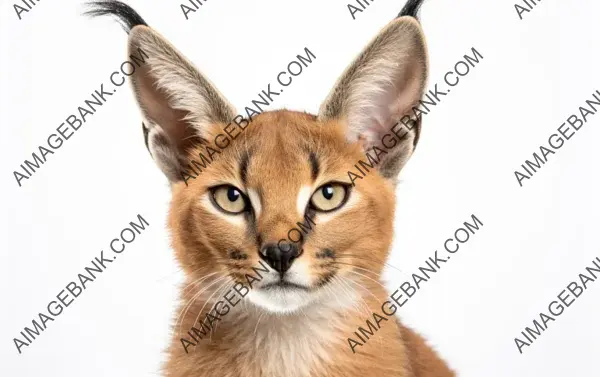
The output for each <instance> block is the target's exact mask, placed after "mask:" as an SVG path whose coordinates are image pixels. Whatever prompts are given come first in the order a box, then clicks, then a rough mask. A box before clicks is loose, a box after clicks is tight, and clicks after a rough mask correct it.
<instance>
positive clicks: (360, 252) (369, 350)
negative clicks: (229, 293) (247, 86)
mask: <svg viewBox="0 0 600 377" xmlns="http://www.w3.org/2000/svg"><path fill="white" fill-rule="evenodd" d="M221 126H222V125H221ZM218 127H219V126H215V131H216V130H218ZM247 151H249V152H250V153H251V156H252V157H251V158H250V165H249V169H248V186H249V187H253V188H255V189H257V190H259V191H260V192H261V193H262V196H263V208H262V215H261V217H260V218H259V219H258V221H257V224H256V226H257V232H258V233H260V234H261V235H262V236H263V237H266V238H268V239H274V240H277V239H279V238H285V237H286V232H287V230H289V229H291V228H293V227H294V226H295V224H296V222H297V221H302V220H303V218H302V217H301V215H299V214H298V213H297V210H296V195H297V192H298V189H299V188H300V187H301V186H302V185H304V184H306V183H307V182H310V180H311V176H310V165H309V163H308V161H307V156H308V151H314V152H315V153H317V154H318V156H319V160H320V161H321V162H322V170H323V174H322V176H321V177H319V178H318V179H319V180H323V181H329V180H332V179H334V180H339V181H347V180H348V179H347V170H348V167H349V166H352V164H354V163H355V162H356V161H357V160H358V159H359V158H364V154H363V151H362V149H361V148H360V146H359V145H358V144H349V143H347V142H346V139H345V126H344V125H343V124H342V123H339V122H335V121H331V122H325V123H320V122H318V121H317V120H316V119H315V117H314V116H311V115H308V114H303V113H296V112H290V111H276V112H269V113H263V114H261V115H259V116H257V117H256V118H255V120H254V121H253V122H252V123H251V124H250V125H249V126H248V128H247V129H246V130H245V131H243V133H242V134H240V136H239V137H238V138H237V139H236V140H235V142H234V144H233V145H232V146H230V147H229V148H227V149H225V150H224V151H222V153H221V155H220V156H218V157H217V158H216V159H215V161H214V162H213V164H211V166H210V168H209V169H207V170H206V171H204V172H202V173H201V174H200V175H199V176H198V178H197V179H195V180H190V181H188V183H189V187H186V185H185V184H184V183H178V184H175V185H174V187H173V201H172V207H171V211H170V216H169V219H170V220H169V224H170V227H171V229H172V235H173V247H174V249H175V252H176V256H177V258H178V260H179V261H180V262H181V264H182V266H183V268H184V271H185V273H186V276H187V283H192V282H193V281H195V280H197V279H199V278H201V277H202V276H205V275H207V274H209V273H211V272H214V271H219V272H220V274H221V275H223V276H231V274H232V272H235V273H236V274H238V273H239V272H243V273H252V270H251V267H252V266H256V265H258V263H259V257H258V252H257V246H256V243H255V239H253V238H252V237H248V234H247V232H246V229H245V228H236V227H235V226H232V225H231V224H229V223H227V222H225V221H223V220H222V219H220V218H218V217H215V216H213V215H211V214H210V213H209V212H208V211H206V210H205V209H204V208H203V206H202V205H200V204H199V198H201V197H202V196H203V195H205V193H206V191H207V189H208V187H209V186H211V185H214V183H216V182H232V183H234V182H237V181H239V179H240V177H239V174H238V169H237V166H238V161H239V156H240V155H242V153H244V152H247ZM190 158H194V153H191V154H190ZM353 189H354V190H355V191H356V192H357V193H358V194H359V196H360V200H359V201H358V202H357V203H356V204H355V206H354V207H353V208H351V209H348V210H347V211H346V212H345V213H344V215H343V216H339V217H334V218H332V219H331V220H330V221H328V222H326V223H323V224H320V223H319V215H317V217H316V219H317V220H316V221H317V226H316V230H315V232H314V233H311V234H310V237H309V238H308V240H307V242H306V243H305V245H304V249H305V251H304V254H303V255H302V256H301V257H300V259H304V261H305V262H307V263H309V264H310V266H311V269H310V272H311V277H312V279H313V280H316V279H318V277H319V276H321V275H322V274H324V273H326V272H328V271H329V270H331V266H325V267H319V264H320V263H319V261H318V260H316V259H315V258H314V255H315V252H317V251H319V250H321V249H322V248H324V247H330V248H333V249H335V250H336V252H337V255H338V258H339V259H340V260H342V261H343V262H344V263H349V264H352V265H355V266H358V267H360V268H363V269H364V270H361V271H362V274H364V275H366V276H368V277H369V278H371V279H374V280H376V281H379V274H380V273H381V271H382V269H383V266H384V264H383V262H384V261H385V260H386V258H387V255H388V249H389V245H390V242H391V236H392V220H393V218H394V216H393V212H394V201H395V198H394V191H393V187H392V185H391V184H390V183H389V182H388V181H387V180H385V179H384V178H382V177H381V176H380V175H378V174H376V173H375V172H372V173H371V174H368V175H367V176H366V177H365V178H364V179H363V180H361V181H359V182H357V184H356V186H355V187H354V188H353ZM230 248H237V249H241V250H243V251H244V252H246V253H247V254H248V256H249V258H248V259H246V260H241V261H240V260H236V261H235V262H234V261H230V260H228V256H227V250H229V249H230ZM350 255H356V256H357V257H352V256H350ZM337 267H338V268H339V270H338V271H337V274H338V275H339V276H345V277H346V278H347V279H351V280H352V281H353V282H354V283H350V282H345V284H343V283H340V282H334V283H331V284H330V287H329V291H328V288H323V294H324V296H325V299H324V300H323V301H322V303H319V304H315V305H312V306H308V307H306V308H303V309H302V311H301V312H300V313H297V314H290V315H281V314H273V313H268V312H266V311H264V310H261V309H258V308H256V307H255V306H253V305H251V304H250V303H248V302H247V301H246V300H247V299H248V298H245V299H244V301H243V302H241V303H240V304H238V305H237V306H236V308H235V309H236V310H235V311H234V312H232V313H229V314H228V315H227V316H224V319H223V321H220V322H222V323H219V324H218V326H217V328H216V331H215V332H214V333H213V334H212V340H211V341H208V340H205V341H201V342H200V345H199V346H198V348H197V349H194V348H190V349H189V352H190V353H189V354H186V353H185V351H184V349H183V347H182V345H181V342H180V337H181V336H186V332H187V331H188V330H189V329H190V328H191V326H192V325H193V324H194V323H195V320H196V318H197V317H198V315H199V312H200V310H201V309H202V308H204V312H206V310H207V309H208V307H210V306H211V305H212V303H209V304H208V305H205V304H206V299H207V298H208V296H209V294H208V293H207V294H206V295H203V296H202V297H199V298H197V299H196V300H195V301H193V303H192V305H191V307H190V308H189V309H188V310H187V313H186V315H185V316H184V317H183V321H182V322H183V323H182V325H181V326H180V325H179V324H176V325H175V327H174V329H173V330H174V334H173V342H172V345H171V347H170V349H169V355H170V358H169V361H168V363H167V364H166V366H165V374H166V375H167V376H171V377H186V376H189V377H192V376H193V377H204V376H207V377H208V376H211V377H212V376H223V377H259V376H260V377H283V376H286V377H307V376H312V377H321V376H322V377H325V376H327V377H353V376H356V377H358V376H397V377H433V376H436V377H446V376H453V375H454V374H453V373H452V372H451V371H450V370H449V369H448V368H447V367H446V366H445V364H444V363H443V362H442V361H441V360H440V359H439V358H438V357H437V355H436V354H435V353H434V352H433V351H432V350H431V349H430V348H429V347H428V346H426V345H425V343H424V342H423V340H422V339H421V338H420V337H419V336H418V335H416V334H415V333H414V332H412V331H411V330H409V329H407V328H405V327H403V326H399V325H398V324H397V323H396V322H395V321H394V320H393V317H390V318H389V321H386V322H384V323H382V326H381V329H380V330H379V331H378V332H377V335H376V336H375V337H372V338H371V339H370V340H369V341H368V342H367V343H366V344H365V345H364V346H362V347H357V351H358V352H357V353H356V354H353V353H352V351H351V350H350V347H349V346H348V343H347V340H346V339H347V337H349V336H353V332H354V331H356V329H357V327H358V326H364V325H365V320H366V319H368V318H372V317H371V312H377V313H381V312H380V308H381V303H382V302H384V301H385V300H386V296H388V293H386V292H385V290H384V289H383V287H382V286H381V285H380V284H376V283H375V282H373V281H372V280H370V279H368V278H365V277H361V276H359V275H355V274H352V273H349V272H348V271H349V270H350V269H352V266H350V265H338V266H337ZM366 270H369V271H372V273H369V272H366ZM240 281H242V282H245V281H244V280H240ZM359 284H360V285H361V286H362V287H361V286H359ZM201 285H202V286H206V285H207V281H204V282H203V283H202V284H201ZM217 286H219V285H218V284H216V285H215V286H213V288H216V287H217ZM199 289H200V288H199V287H195V288H194V289H187V290H184V292H183V294H182V303H187V302H189V301H190V300H191V299H192V297H193V295H194V294H195V293H197V292H198V290H199ZM367 290H368V291H369V292H367ZM209 291H210V293H211V294H212V293H213V292H214V290H213V289H210V290H209ZM223 293H225V292H224V291H222V292H220V293H217V294H216V295H214V296H213V298H212V301H213V302H214V301H216V300H217V299H220V297H221V296H222V295H223ZM359 296H360V297H362V300H364V302H363V301H362V300H361V299H360V298H358V297H359ZM373 296H374V297H373ZM365 304H366V306H368V308H369V309H368V310H367V309H366V307H365ZM183 310H184V307H183V306H180V308H179V312H181V311H183ZM201 318H203V317H201ZM196 326H197V327H199V325H198V324H197V323H196ZM180 328H181V332H180ZM188 338H189V336H188Z"/></svg>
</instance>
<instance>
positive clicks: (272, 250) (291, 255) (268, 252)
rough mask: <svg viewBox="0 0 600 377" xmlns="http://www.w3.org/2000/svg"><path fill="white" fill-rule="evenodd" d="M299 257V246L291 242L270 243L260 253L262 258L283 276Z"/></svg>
mask: <svg viewBox="0 0 600 377" xmlns="http://www.w3.org/2000/svg"><path fill="white" fill-rule="evenodd" d="M299 256H300V251H299V250H298V246H296V245H295V244H293V243H290V242H280V243H279V244H276V243H268V244H266V245H264V246H263V247H262V249H261V252H260V257H261V258H262V259H263V260H265V261H266V262H267V263H268V264H269V266H271V267H272V268H273V269H274V270H275V271H277V272H279V274H281V275H282V276H283V274H284V273H285V272H286V271H287V270H289V269H290V267H291V266H292V262H294V260H295V259H296V258H298V257H299Z"/></svg>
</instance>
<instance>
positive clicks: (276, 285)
mask: <svg viewBox="0 0 600 377" xmlns="http://www.w3.org/2000/svg"><path fill="white" fill-rule="evenodd" d="M260 289H263V290H275V289H282V290H284V289H285V290H296V289H298V290H303V291H310V288H308V287H306V286H304V285H300V284H296V283H292V282H289V281H286V280H278V281H275V282H272V283H268V284H265V285H264V286H262V287H260Z"/></svg>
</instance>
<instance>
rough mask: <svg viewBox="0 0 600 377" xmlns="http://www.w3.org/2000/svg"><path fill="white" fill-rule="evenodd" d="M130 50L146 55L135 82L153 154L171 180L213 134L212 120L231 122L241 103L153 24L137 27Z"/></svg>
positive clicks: (177, 176)
mask: <svg viewBox="0 0 600 377" xmlns="http://www.w3.org/2000/svg"><path fill="white" fill-rule="evenodd" d="M128 49H129V54H136V55H138V56H139V55H141V56H143V57H144V60H145V61H144V63H143V64H142V65H141V67H139V68H138V69H136V73H135V74H134V75H133V76H132V77H131V83H132V87H133V91H134V93H135V97H136V100H137V103H138V105H139V107H140V109H141V111H142V115H143V117H144V122H143V125H144V128H145V130H144V133H145V134H146V135H147V145H148V149H149V151H150V154H151V155H152V157H153V158H154V159H155V160H156V163H157V164H158V166H159V167H160V169H161V170H162V171H163V173H164V174H165V175H166V176H167V178H168V179H169V180H170V181H171V182H176V181H179V180H182V179H183V178H182V176H181V172H182V171H184V168H183V166H186V165H187V162H186V161H185V160H186V153H187V151H188V150H189V148H191V147H192V146H193V145H194V144H197V143H201V142H204V141H205V140H207V139H209V138H210V137H211V136H212V135H210V134H209V133H210V128H211V126H212V125H214V124H219V123H224V124H227V123H229V122H230V121H231V119H233V117H234V116H235V114H236V111H235V108H234V107H233V106H232V105H231V104H230V103H229V102H228V101H227V100H226V99H225V97H224V96H223V95H222V94H221V93H220V92H219V91H218V90H217V89H216V88H215V87H214V85H213V84H212V83H211V82H210V81H209V80H208V79H207V78H205V77H204V76H203V75H202V74H201V73H200V72H199V71H198V69H196V68H195V67H194V65H193V64H192V63H191V62H190V61H189V60H188V59H187V58H185V57H184V56H183V55H182V54H181V53H179V52H178V51H177V50H176V49H175V48H174V47H173V46H172V45H171V44H170V43H169V42H168V41H167V40H166V39H165V38H164V37H162V36H161V35H160V34H159V33H157V32H156V31H154V30H153V29H151V28H149V27H147V26H144V25H139V26H135V27H134V28H133V29H131V32H130V33H129V43H128Z"/></svg>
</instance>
